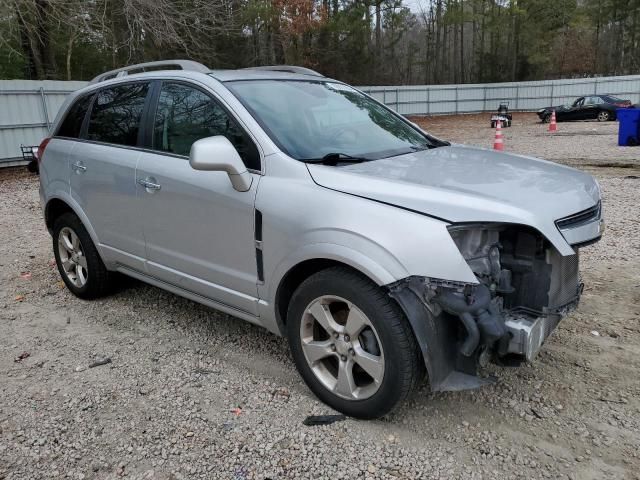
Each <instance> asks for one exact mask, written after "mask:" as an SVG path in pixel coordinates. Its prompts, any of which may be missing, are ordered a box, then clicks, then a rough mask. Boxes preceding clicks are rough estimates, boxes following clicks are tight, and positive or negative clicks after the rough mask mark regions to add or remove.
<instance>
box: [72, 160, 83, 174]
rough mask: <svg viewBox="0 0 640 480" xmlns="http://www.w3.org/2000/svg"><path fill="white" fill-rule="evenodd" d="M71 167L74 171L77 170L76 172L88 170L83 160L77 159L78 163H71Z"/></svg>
mask: <svg viewBox="0 0 640 480" xmlns="http://www.w3.org/2000/svg"><path fill="white" fill-rule="evenodd" d="M71 168H72V169H73V171H75V172H76V173H84V172H86V171H87V167H85V166H84V164H83V163H82V161H77V162H76V163H74V164H73V165H71Z"/></svg>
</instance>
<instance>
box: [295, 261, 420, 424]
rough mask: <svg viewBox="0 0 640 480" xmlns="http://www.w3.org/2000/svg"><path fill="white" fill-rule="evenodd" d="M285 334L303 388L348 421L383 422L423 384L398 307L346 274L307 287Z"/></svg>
mask: <svg viewBox="0 0 640 480" xmlns="http://www.w3.org/2000/svg"><path fill="white" fill-rule="evenodd" d="M287 330H288V332H287V333H288V336H289V344H290V347H291V353H292V355H293V359H294V361H295V364H296V367H297V369H298V371H299V372H300V374H301V375H302V378H303V379H304V381H305V382H306V383H307V385H308V386H309V388H310V389H311V390H312V391H313V392H314V393H315V394H316V396H317V397H318V398H319V399H320V400H322V401H323V402H325V403H326V404H328V405H329V406H331V407H332V408H334V409H336V410H338V411H340V412H343V413H345V414H347V415H350V416H353V417H358V418H377V417H380V416H382V415H384V414H386V413H388V412H389V411H391V410H392V409H393V408H394V407H395V406H396V405H397V404H398V403H399V402H401V401H402V400H404V399H405V398H407V396H408V395H409V394H410V393H411V391H412V390H413V389H414V388H415V386H416V385H417V383H418V381H419V380H420V379H421V378H422V372H423V366H422V365H423V364H422V359H421V355H420V350H419V348H418V346H417V344H416V341H415V338H414V336H413V332H412V331H411V328H410V326H409V324H408V322H407V320H406V318H405V316H404V314H403V313H402V311H401V310H400V309H399V307H398V305H397V304H396V303H395V302H394V301H393V300H392V299H391V298H390V297H389V296H388V295H387V294H386V292H384V291H383V290H382V289H380V288H379V287H378V286H377V285H375V284H374V283H372V282H371V281H370V280H369V279H367V278H366V277H363V276H362V275H360V274H358V273H356V272H353V271H351V270H349V269H346V268H342V267H335V268H330V269H327V270H323V271H321V272H319V273H317V274H315V275H313V276H311V277H310V278H308V279H307V280H305V281H304V282H303V283H302V284H301V285H300V287H298V289H297V290H296V292H295V293H294V295H293V297H292V299H291V303H290V305H289V310H288V314H287Z"/></svg>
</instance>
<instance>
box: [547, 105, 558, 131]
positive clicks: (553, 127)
mask: <svg viewBox="0 0 640 480" xmlns="http://www.w3.org/2000/svg"><path fill="white" fill-rule="evenodd" d="M549 131H550V132H557V131H558V124H557V123H556V111H555V110H551V121H550V122H549Z"/></svg>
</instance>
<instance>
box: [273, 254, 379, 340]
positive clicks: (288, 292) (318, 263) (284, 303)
mask: <svg viewBox="0 0 640 480" xmlns="http://www.w3.org/2000/svg"><path fill="white" fill-rule="evenodd" d="M331 267H343V268H347V269H349V270H351V271H353V272H355V273H358V274H359V275H362V276H364V277H366V278H368V279H369V280H371V281H372V282H373V283H375V284H376V285H378V286H382V285H383V284H384V282H381V281H379V280H380V279H376V278H374V276H373V275H371V272H367V271H366V269H364V268H358V267H356V266H354V265H351V264H349V263H346V262H344V261H341V260H338V259H333V258H323V257H318V258H309V259H306V260H303V261H301V262H299V263H297V264H295V265H293V266H292V267H291V268H289V270H287V272H286V273H285V274H284V276H283V277H282V278H281V279H280V281H279V282H278V287H277V289H276V293H275V298H274V310H275V317H276V322H277V325H278V329H279V330H280V332H281V333H284V332H285V331H286V330H285V328H286V324H287V310H288V308H289V303H290V302H291V298H292V296H293V293H294V292H295V291H296V289H297V288H298V287H299V286H300V284H302V282H304V281H305V280H306V279H307V278H309V277H311V276H312V275H314V274H316V273H318V272H320V271H322V270H326V269H327V268H331Z"/></svg>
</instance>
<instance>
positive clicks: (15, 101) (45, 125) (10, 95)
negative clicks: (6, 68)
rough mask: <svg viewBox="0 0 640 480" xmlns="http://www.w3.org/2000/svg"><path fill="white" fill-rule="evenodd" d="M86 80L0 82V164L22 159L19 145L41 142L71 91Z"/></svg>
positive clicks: (83, 84)
mask: <svg viewBox="0 0 640 480" xmlns="http://www.w3.org/2000/svg"><path fill="white" fill-rule="evenodd" d="M85 85H86V82H62V81H60V82H58V81H52V80H45V81H35V80H1V81H0V165H3V166H7V165H9V164H13V163H15V161H16V160H18V159H20V158H21V156H22V154H21V151H20V145H38V144H39V143H40V141H41V140H42V139H43V138H44V137H46V136H47V134H48V131H49V126H50V125H51V122H53V120H54V119H55V116H56V114H57V113H58V109H59V108H60V106H61V105H62V102H64V99H65V97H66V96H67V95H68V94H69V92H73V91H74V90H77V89H78V88H82V87H83V86H85Z"/></svg>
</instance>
